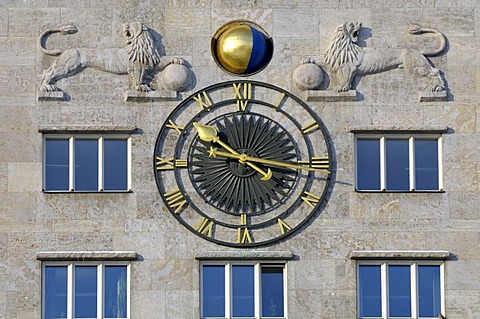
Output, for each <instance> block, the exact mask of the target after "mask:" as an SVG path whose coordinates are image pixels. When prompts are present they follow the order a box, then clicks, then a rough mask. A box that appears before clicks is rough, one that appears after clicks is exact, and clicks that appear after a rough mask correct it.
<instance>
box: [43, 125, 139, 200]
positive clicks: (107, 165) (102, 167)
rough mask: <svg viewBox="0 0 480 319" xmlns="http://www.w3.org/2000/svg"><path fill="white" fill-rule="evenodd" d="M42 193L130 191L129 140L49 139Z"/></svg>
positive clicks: (107, 137)
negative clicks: (43, 191)
mask: <svg viewBox="0 0 480 319" xmlns="http://www.w3.org/2000/svg"><path fill="white" fill-rule="evenodd" d="M43 189H44V190H45V191H47V192H67V191H75V192H100V191H101V192H115V191H128V190H130V138H129V137H128V136H117V135H105V136H98V135H87V134H82V135H74V136H63V135H46V136H45V137H44V178H43Z"/></svg>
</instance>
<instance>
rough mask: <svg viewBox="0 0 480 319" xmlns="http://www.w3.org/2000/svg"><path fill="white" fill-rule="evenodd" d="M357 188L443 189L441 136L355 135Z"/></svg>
mask: <svg viewBox="0 0 480 319" xmlns="http://www.w3.org/2000/svg"><path fill="white" fill-rule="evenodd" d="M355 158H356V189H357V190H358V191H387V192H397V191H403V192H408V191H426V192H434V191H441V190H442V189H443V182H442V178H441V176H442V171H441V136H438V135H401V134H399V135H397V134H395V135H394V134H387V135H374V134H360V135H356V136H355Z"/></svg>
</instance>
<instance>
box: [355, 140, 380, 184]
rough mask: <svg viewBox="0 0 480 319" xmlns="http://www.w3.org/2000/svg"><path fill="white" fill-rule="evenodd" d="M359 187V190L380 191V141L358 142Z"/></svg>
mask: <svg viewBox="0 0 480 319" xmlns="http://www.w3.org/2000/svg"><path fill="white" fill-rule="evenodd" d="M357 187H358V189H359V190H379V189H380V140H379V139H358V140H357Z"/></svg>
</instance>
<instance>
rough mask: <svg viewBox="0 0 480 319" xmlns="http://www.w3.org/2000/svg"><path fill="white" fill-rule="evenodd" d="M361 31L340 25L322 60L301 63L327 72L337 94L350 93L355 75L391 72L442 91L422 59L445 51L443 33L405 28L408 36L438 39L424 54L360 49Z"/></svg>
mask: <svg viewBox="0 0 480 319" xmlns="http://www.w3.org/2000/svg"><path fill="white" fill-rule="evenodd" d="M361 29H362V24H361V23H357V24H354V23H344V24H342V25H340V26H338V27H337V29H336V31H335V35H334V37H333V40H332V42H331V43H330V46H329V47H328V49H327V50H326V52H325V54H324V56H323V57H322V58H321V59H320V60H317V61H314V60H313V59H311V58H307V59H305V60H304V61H303V63H304V64H307V63H315V64H317V65H318V66H320V67H321V68H322V69H324V70H325V71H327V72H328V73H329V74H330V76H331V77H332V82H333V83H334V84H336V89H337V91H339V92H345V91H348V90H350V89H352V82H353V80H354V77H355V76H356V75H360V76H363V75H367V74H374V73H380V72H385V71H388V70H392V69H395V68H401V69H405V71H406V72H408V73H409V74H411V75H413V76H415V77H419V78H424V79H426V80H428V81H429V82H430V84H431V87H430V89H431V91H434V92H439V91H444V90H445V80H444V79H443V77H442V75H441V73H440V71H439V70H438V69H437V68H435V67H433V66H432V65H431V64H430V62H429V61H428V60H427V58H426V57H432V56H436V55H439V54H440V53H442V52H443V51H444V50H445V49H446V46H447V44H446V39H445V36H444V35H443V33H441V32H440V31H438V30H436V29H427V28H420V27H419V26H411V27H409V28H408V33H409V34H412V35H416V34H422V33H431V34H434V35H435V36H436V37H438V38H439V39H440V46H439V48H438V49H436V50H432V51H428V52H427V51H423V50H417V49H413V48H378V49H366V48H365V49H364V48H362V47H360V46H359V45H358V36H359V34H360V31H361Z"/></svg>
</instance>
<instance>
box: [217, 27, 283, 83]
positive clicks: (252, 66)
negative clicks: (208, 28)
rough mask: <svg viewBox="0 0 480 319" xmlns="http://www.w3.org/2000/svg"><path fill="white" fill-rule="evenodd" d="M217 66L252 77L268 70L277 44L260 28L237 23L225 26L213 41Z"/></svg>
mask: <svg viewBox="0 0 480 319" xmlns="http://www.w3.org/2000/svg"><path fill="white" fill-rule="evenodd" d="M212 54H213V57H214V59H215V61H216V62H217V64H218V65H219V66H220V67H221V68H222V69H224V70H225V71H227V72H228V73H231V74H235V75H251V74H254V73H257V72H259V71H261V70H262V69H264V68H265V67H266V66H267V65H268V63H269V62H270V60H271V58H272V55H273V41H272V39H271V38H270V37H269V36H268V34H267V33H266V32H265V31H264V30H263V29H262V28H260V27H259V26H257V25H256V24H254V23H252V22H248V21H233V22H230V23H227V24H226V25H224V26H222V27H221V28H220V29H219V30H218V31H217V32H216V33H215V36H214V37H213V39H212Z"/></svg>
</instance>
